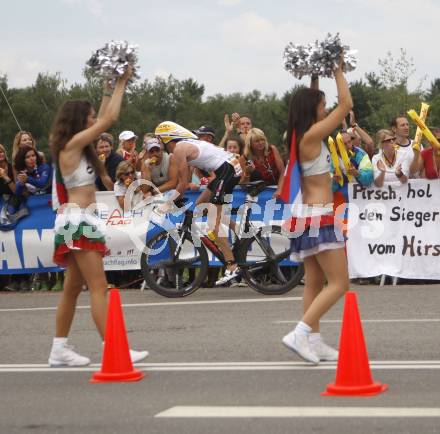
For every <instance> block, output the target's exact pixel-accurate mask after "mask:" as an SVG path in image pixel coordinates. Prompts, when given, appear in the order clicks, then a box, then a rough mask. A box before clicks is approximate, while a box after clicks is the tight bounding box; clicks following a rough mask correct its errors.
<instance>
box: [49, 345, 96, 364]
mask: <svg viewBox="0 0 440 434" xmlns="http://www.w3.org/2000/svg"><path fill="white" fill-rule="evenodd" d="M48 362H49V366H51V367H58V366H70V367H73V366H87V365H89V364H90V359H89V358H88V357H84V356H81V355H80V354H78V353H75V351H73V347H72V346H71V345H63V346H62V347H59V348H56V349H54V348H52V351H51V352H50V355H49V360H48Z"/></svg>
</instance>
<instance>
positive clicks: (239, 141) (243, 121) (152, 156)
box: [0, 113, 440, 290]
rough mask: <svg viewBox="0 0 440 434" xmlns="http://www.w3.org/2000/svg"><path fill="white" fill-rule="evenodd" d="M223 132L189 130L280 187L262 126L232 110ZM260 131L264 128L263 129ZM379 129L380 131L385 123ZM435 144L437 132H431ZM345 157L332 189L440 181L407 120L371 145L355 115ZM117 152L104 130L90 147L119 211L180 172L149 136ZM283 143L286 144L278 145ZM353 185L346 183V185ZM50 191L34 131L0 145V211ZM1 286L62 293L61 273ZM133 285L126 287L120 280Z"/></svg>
mask: <svg viewBox="0 0 440 434" xmlns="http://www.w3.org/2000/svg"><path fill="white" fill-rule="evenodd" d="M224 126H225V132H224V135H223V136H222V138H221V140H220V141H219V142H217V140H216V138H217V135H216V131H215V130H214V128H212V127H211V126H209V125H202V126H200V127H199V128H198V129H196V130H193V133H194V134H196V135H197V137H198V138H199V139H200V140H205V141H207V142H210V143H213V144H217V143H218V146H220V147H222V148H224V149H226V150H227V151H229V152H231V153H233V154H235V155H236V156H237V157H238V158H239V161H240V165H241V167H242V169H243V171H242V177H241V180H240V182H241V183H243V182H251V181H256V180H263V181H265V182H266V183H267V184H268V185H272V186H276V187H278V188H277V189H276V190H275V191H276V193H275V195H276V194H278V192H279V188H280V187H281V184H282V180H283V176H284V170H285V165H286V163H287V161H286V155H287V152H286V151H287V150H286V149H285V147H284V146H283V145H281V146H277V145H275V144H271V143H269V141H268V139H267V137H266V135H265V133H264V129H260V128H257V127H254V126H253V122H252V119H251V117H249V116H247V115H246V116H241V115H240V114H238V113H232V114H231V115H229V114H226V115H225V116H224ZM262 127H263V128H264V126H262ZM384 127H385V126H384ZM432 132H433V133H434V135H435V136H436V137H437V138H439V140H440V128H432ZM337 133H340V134H341V137H342V140H343V142H344V144H345V147H346V150H347V154H348V157H349V160H350V166H349V167H348V168H347V167H345V165H344V163H343V158H342V156H341V155H339V154H338V157H339V159H340V165H339V166H340V169H341V175H340V176H341V177H342V178H343V179H342V180H341V179H340V177H339V176H338V175H334V176H333V190H334V191H337V190H338V189H340V188H341V185H345V184H347V183H348V182H357V183H359V184H361V185H362V186H364V187H368V186H371V185H375V186H377V187H382V186H383V185H384V184H386V183H389V182H400V183H405V182H407V181H408V179H410V178H426V179H436V178H439V177H440V170H439V168H440V151H439V150H437V149H433V148H432V147H430V146H429V145H427V146H425V148H423V147H422V149H421V150H418V149H413V146H412V140H411V139H410V137H409V134H410V129H409V122H408V119H407V118H406V116H404V115H397V116H396V117H395V118H393V119H392V120H391V122H390V124H389V126H388V128H386V129H385V128H384V129H381V130H379V131H378V132H377V133H376V135H375V140H373V138H372V137H371V136H370V135H369V134H368V133H367V132H366V131H365V130H364V129H363V128H362V127H361V126H360V125H358V123H357V122H356V119H355V116H354V113H351V114H350V117H349V119H348V122H347V123H344V124H343V125H341V129H340V131H337V132H335V136H336V134H337ZM118 139H119V144H118V146H117V149H115V145H114V138H113V136H112V135H111V134H109V133H104V134H101V135H100V136H99V137H98V138H97V140H96V144H95V149H96V153H97V155H98V157H99V159H100V160H101V161H102V163H103V165H104V167H105V171H104V175H101V176H100V177H98V178H97V179H96V189H97V190H99V191H113V192H114V195H115V198H116V200H117V202H118V204H119V206H120V207H121V208H123V207H124V199H125V194H126V191H127V188H128V187H129V185H130V184H131V183H132V182H133V181H134V180H135V179H138V178H140V179H144V180H147V181H149V185H147V186H142V187H141V188H139V189H138V190H137V191H136V194H135V195H134V197H133V198H132V201H133V202H132V205H135V204H136V203H137V202H138V201H140V200H143V199H145V198H147V197H149V196H152V195H155V194H158V193H165V192H167V191H170V190H173V189H175V188H176V186H177V184H178V169H177V165H176V163H175V162H174V160H173V155H172V154H168V153H167V152H166V151H165V150H164V148H163V145H162V143H161V142H160V141H159V140H157V139H156V138H155V136H154V134H152V133H145V134H144V135H143V141H142V144H141V146H137V141H138V136H137V135H136V134H135V133H134V132H133V131H128V130H125V131H122V132H121V133H120V134H119V136H118ZM284 145H285V144H284ZM213 177H215V174H214V173H207V172H203V171H201V170H199V169H196V168H193V169H191V172H190V179H189V187H190V188H191V189H192V190H202V189H203V188H205V186H206V185H207V184H208V183H209V182H210V181H211V180H212V178H213ZM350 180H351V181H350ZM51 188H52V165H51V161H50V158H49V156H45V155H44V154H43V153H42V152H40V151H39V150H38V149H37V146H36V143H35V140H34V138H33V137H32V134H31V133H30V132H28V131H20V132H18V133H17V134H16V136H15V138H14V141H13V143H12V146H10V147H9V150H8V147H6V146H4V145H2V144H0V194H1V195H2V197H3V206H9V210H8V211H9V212H10V213H13V212H14V209H15V208H14V207H18V206H19V204H20V203H23V202H25V201H26V199H27V198H28V197H29V196H31V195H37V194H46V193H50V191H51ZM217 275H218V270H215V271H212V272H210V273H209V275H208V281H207V282H206V284H207V285H208V286H212V284H213V282H215V280H216V279H217ZM108 277H109V281H110V282H111V283H112V284H117V285H124V284H129V283H132V282H134V281H141V280H142V276H141V275H140V272H128V273H127V272H125V273H124V272H121V273H119V272H112V273H109V276H108ZM0 279H3V280H0V288H2V289H4V288H8V289H11V290H17V289H20V290H30V289H38V288H41V289H53V290H59V289H61V288H62V273H51V274H49V273H44V274H40V275H36V276H26V277H23V276H19V277H12V278H11V279H10V278H9V276H7V277H6V280H9V281H5V276H3V277H2V276H1V275H0ZM124 279H125V280H127V279H128V280H131V282H127V281H126V282H124V281H123V280H124Z"/></svg>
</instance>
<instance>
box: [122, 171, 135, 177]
mask: <svg viewBox="0 0 440 434" xmlns="http://www.w3.org/2000/svg"><path fill="white" fill-rule="evenodd" d="M131 175H134V172H133V171H130V172H124V173H122V176H131Z"/></svg>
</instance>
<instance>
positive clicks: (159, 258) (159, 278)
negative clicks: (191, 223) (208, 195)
mask: <svg viewBox="0 0 440 434" xmlns="http://www.w3.org/2000/svg"><path fill="white" fill-rule="evenodd" d="M181 237H182V233H181V231H177V230H176V231H171V232H168V231H162V232H159V233H158V234H156V235H154V236H153V237H152V238H151V239H150V240H149V241H148V242H147V244H146V248H145V250H144V252H143V253H142V256H141V270H142V274H143V276H144V279H145V282H146V284H147V286H148V287H149V288H151V289H152V290H153V291H155V292H157V293H158V294H160V295H163V296H164V297H171V298H175V297H186V296H187V295H190V294H192V293H193V292H194V291H196V290H197V289H198V288H199V287H200V285H202V283H203V282H204V281H205V278H206V273H207V269H208V255H207V253H206V249H205V247H204V246H203V245H200V246H198V247H197V246H195V245H194V242H193V240H192V237H191V234H190V233H189V232H186V233H185V236H184V241H183V243H182V245H181V247H180V248H179V251H178V252H177V242H176V240H180V239H181Z"/></svg>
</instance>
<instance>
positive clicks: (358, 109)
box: [0, 50, 440, 151]
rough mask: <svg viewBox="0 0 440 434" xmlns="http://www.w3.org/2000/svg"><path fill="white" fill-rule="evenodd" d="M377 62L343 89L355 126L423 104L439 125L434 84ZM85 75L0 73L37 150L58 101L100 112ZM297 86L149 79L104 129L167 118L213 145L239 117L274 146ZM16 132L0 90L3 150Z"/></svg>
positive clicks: (439, 101) (401, 64) (143, 128)
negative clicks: (24, 77) (75, 79)
mask: <svg viewBox="0 0 440 434" xmlns="http://www.w3.org/2000/svg"><path fill="white" fill-rule="evenodd" d="M378 64H379V70H378V72H370V73H368V74H366V75H365V78H364V79H362V80H358V81H354V82H352V83H351V84H350V86H351V92H352V96H353V101H354V111H355V114H356V118H357V121H358V123H359V125H361V126H362V127H363V128H364V129H366V130H367V131H368V132H369V133H370V134H371V135H372V136H374V133H375V132H376V131H377V130H378V129H380V128H384V127H387V126H388V125H389V122H390V120H391V118H392V117H394V116H395V115H397V114H401V113H405V112H406V111H407V110H409V109H411V108H414V109H415V110H416V111H418V110H419V107H420V103H421V102H422V101H426V102H428V103H429V104H430V111H429V116H428V121H427V122H428V124H429V125H437V126H440V79H435V80H434V81H433V82H432V83H431V85H430V87H429V88H428V90H427V91H426V92H425V93H423V92H422V91H421V84H420V85H419V87H418V88H417V89H416V90H414V91H410V90H409V89H408V80H409V78H410V77H412V76H413V75H414V73H415V67H414V64H413V61H412V59H408V58H407V55H406V52H405V51H404V50H401V51H400V55H399V56H398V58H397V59H395V58H394V57H393V55H392V54H391V53H388V54H387V56H386V57H385V58H384V59H379V61H378ZM84 78H85V82H84V83H83V84H73V85H71V86H70V87H68V86H67V84H66V82H65V80H64V79H63V78H62V77H61V76H60V74H52V75H51V74H39V75H38V77H37V79H36V81H35V83H34V84H33V85H32V86H28V87H24V88H10V87H9V86H8V80H7V77H6V76H5V75H3V76H2V75H0V86H1V88H2V90H3V92H4V94H5V96H6V98H7V99H8V101H9V103H10V104H11V106H12V109H13V111H14V113H15V115H16V117H17V119H18V121H19V123H20V126H21V128H22V129H24V130H29V131H31V132H32V134H33V135H34V137H35V139H36V141H37V144H38V147H39V148H40V149H42V150H43V151H47V143H48V135H49V132H50V128H51V124H52V121H53V119H54V117H55V115H56V111H57V109H58V107H59V106H60V105H61V104H62V103H63V102H64V101H66V100H68V99H87V100H89V101H90V102H91V103H92V104H93V105H94V107H96V108H98V107H99V103H100V99H101V95H102V82H101V80H100V79H99V77H96V76H94V75H93V74H92V73H90V71H87V70H84ZM298 88H299V86H297V87H294V88H292V89H290V90H288V91H286V92H285V93H284V94H283V95H282V96H281V97H278V96H277V95H275V94H269V95H262V94H261V92H259V91H258V90H254V91H252V92H250V93H247V94H242V93H232V94H229V95H222V94H216V95H213V96H208V97H206V96H205V95H204V93H205V87H204V86H203V85H202V84H199V83H197V82H196V81H195V80H193V79H191V78H189V79H186V80H177V79H176V78H174V77H173V76H172V75H170V76H169V77H167V78H160V77H156V78H155V79H154V80H151V81H149V80H144V81H143V82H138V83H134V84H131V85H130V86H129V89H128V92H127V94H126V96H125V100H124V105H123V108H122V111H121V116H120V119H119V121H118V122H117V124H116V125H114V126H113V128H112V130H111V131H110V132H111V133H112V134H114V135H115V136H116V137H117V135H118V134H119V132H120V131H122V130H132V131H135V132H136V134H138V135H139V136H142V135H143V134H144V133H146V132H152V131H154V128H155V127H156V125H157V124H158V123H160V122H162V121H164V120H172V121H175V122H177V123H180V124H182V125H183V126H185V127H186V128H188V129H196V128H198V127H199V126H201V125H211V126H212V127H214V128H215V130H216V132H217V140H218V141H219V140H220V138H221V137H222V135H223V133H224V124H223V117H224V114H225V113H228V114H231V113H233V112H238V113H240V114H242V115H247V116H249V117H251V119H252V121H253V125H254V126H255V127H258V128H261V129H262V130H264V131H265V133H266V135H267V137H268V139H269V141H270V143H273V144H276V145H278V146H280V145H281V143H282V135H283V133H284V131H285V128H286V123H287V115H288V106H289V100H290V97H291V95H292V94H293V93H294V92H295V91H296V90H297V89H298ZM17 131H18V126H17V124H16V122H15V120H14V117H13V116H12V114H11V112H10V110H9V107H8V105H7V104H6V101H5V98H4V97H3V95H2V94H1V92H0V143H3V144H5V145H6V146H7V148H9V149H10V148H11V146H12V141H13V138H14V136H15V134H16V132H17Z"/></svg>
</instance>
